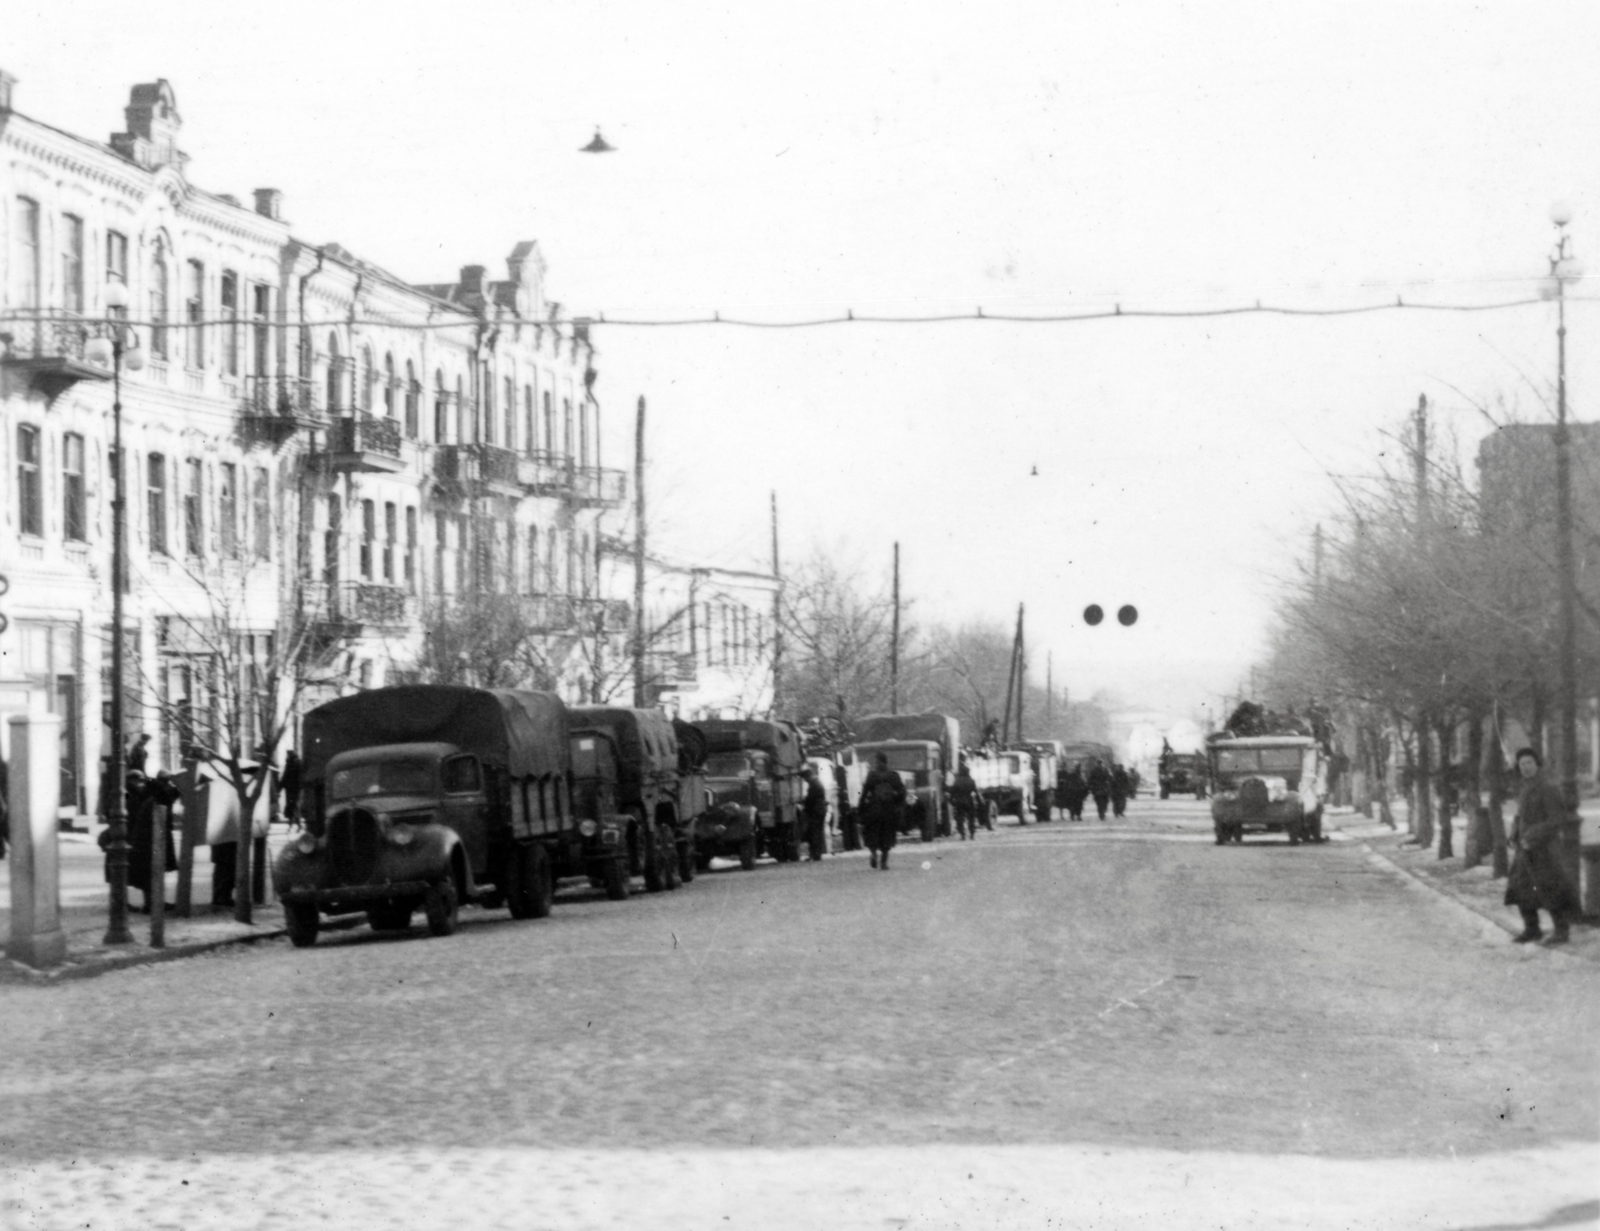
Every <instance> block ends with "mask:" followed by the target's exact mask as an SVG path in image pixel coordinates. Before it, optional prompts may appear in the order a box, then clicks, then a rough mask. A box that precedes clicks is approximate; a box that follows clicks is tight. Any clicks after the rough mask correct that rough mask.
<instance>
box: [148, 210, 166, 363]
mask: <svg viewBox="0 0 1600 1231" xmlns="http://www.w3.org/2000/svg"><path fill="white" fill-rule="evenodd" d="M167 279H168V272H167V244H166V241H165V240H163V239H158V240H156V250H155V257H154V259H153V261H152V262H151V266H150V353H151V354H152V355H154V356H155V357H156V358H157V359H165V358H166V357H167V291H168V282H167Z"/></svg>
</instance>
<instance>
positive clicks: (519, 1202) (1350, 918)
mask: <svg viewBox="0 0 1600 1231" xmlns="http://www.w3.org/2000/svg"><path fill="white" fill-rule="evenodd" d="M1354 819H1356V820H1359V819H1360V818H1354ZM1493 932H1495V929H1493V928H1484V927H1480V926H1476V925H1475V924H1474V922H1473V920H1472V916H1470V915H1468V914H1467V913H1466V912H1465V911H1464V910H1463V909H1462V908H1461V907H1460V906H1459V905H1458V904H1456V903H1453V902H1450V901H1448V900H1446V899H1443V898H1441V897H1439V896H1438V895H1436V894H1433V893H1431V892H1427V891H1424V890H1422V889H1421V888H1420V887H1419V886H1417V885H1415V884H1413V883H1410V882H1409V878H1407V877H1406V876H1405V875H1403V874H1402V873H1399V872H1396V871H1394V870H1392V869H1391V868H1388V867H1385V866H1382V865H1381V864H1380V863H1379V862H1377V861H1375V860H1374V859H1373V858H1372V857H1370V856H1369V855H1368V854H1367V853H1366V851H1365V850H1364V849H1363V848H1362V846H1361V844H1360V843H1359V842H1357V841H1353V840H1350V839H1349V838H1347V837H1345V836H1344V835H1336V836H1335V841H1333V842H1331V843H1329V844H1327V845H1324V846H1321V847H1309V848H1308V847H1301V848H1290V847H1289V846H1288V845H1287V844H1285V843H1283V842H1282V840H1281V839H1277V838H1266V839H1261V840H1259V841H1251V842H1247V843H1246V844H1245V845H1244V846H1242V847H1234V846H1229V847H1217V846H1214V845H1213V844H1212V842H1211V838H1210V829H1209V822H1208V821H1207V819H1206V813H1205V811H1204V805H1200V804H1194V803H1192V802H1177V801H1173V802H1166V803H1162V802H1154V801H1138V802H1136V803H1135V804H1134V805H1133V806H1132V808H1131V809H1130V812H1129V815H1128V817H1127V818H1125V819H1124V820H1122V821H1120V822H1109V823H1104V824H1102V823H1098V822H1094V821H1090V822H1087V823H1085V824H1083V825H1068V824H1066V823H1063V822H1060V821H1057V822H1054V823H1052V824H1049V825H1040V826H1030V827H1028V828H1026V829H1018V828H1016V827H1015V826H1014V825H1012V824H1009V823H1008V824H1005V825H1003V826H1002V828H1001V830H1000V831H999V832H996V833H994V834H984V835H983V836H982V838H981V839H980V840H979V841H978V842H976V843H975V844H962V843H959V842H949V841H945V842H940V843H938V844H936V845H933V846H923V845H920V844H916V843H912V844H910V845H903V846H901V847H900V848H899V849H898V851H897V852H896V854H895V858H894V866H893V868H892V869H891V870H890V871H889V872H888V873H880V872H874V871H872V870H870V869H869V868H868V866H867V864H866V861H865V859H864V858H862V857H858V856H854V855H851V856H842V857H835V858H829V859H827V860H825V861H824V862H823V863H822V864H820V865H804V864H788V865H781V866H780V865H772V864H767V863H763V864H762V865H761V866H760V867H759V868H758V869H757V870H756V871H755V872H753V873H749V872H739V871H736V870H726V871H721V870H719V871H716V872H713V873H712V874H710V875H707V876H703V877H701V878H700V879H698V880H697V881H696V882H695V883H694V884H692V885H690V886H687V887H686V888H685V889H684V890H682V891H681V892H677V893H670V894H658V895H650V896H645V895H642V894H640V895H638V896H635V897H634V898H633V899H631V900H630V901H627V902H623V903H614V902H607V901H604V900H603V899H602V898H601V897H600V896H599V895H598V894H590V893H589V892H588V891H586V890H584V891H577V890H574V891H569V892H566V893H563V895H562V896H561V897H560V899H559V900H558V904H557V907H556V911H555V913H554V915H553V916H552V917H551V918H550V919H548V920H544V921H539V922H527V923H514V922H512V921H510V920H509V919H508V918H507V916H506V914H505V913H504V912H503V911H495V912H479V911H468V912H466V913H465V914H464V916H463V926H462V929H461V931H460V932H459V933H458V934H457V935H456V936H454V937H450V938H448V939H442V940H441V939H431V938H428V937H427V936H426V933H425V931H424V929H422V928H421V927H420V926H418V927H414V928H413V929H412V932H411V934H410V935H409V936H407V937H391V936H387V935H386V936H382V937H379V936H375V935H374V934H372V933H371V932H370V931H369V930H368V929H367V928H365V927H360V928H356V929H354V930H351V931H348V932H340V933H333V934H330V935H326V936H325V937H324V938H323V940H322V941H321V942H320V943H319V944H318V945H317V947H316V948H313V949H309V950H295V949H293V948H291V947H290V946H289V945H288V943H287V942H286V941H282V940H278V941H268V942H263V943H258V944H256V945H254V946H248V947H237V948H230V949H225V950H219V951H217V952H214V953H211V954H208V955H204V956H199V957H195V958H192V959H189V960H186V961H181V962H173V963H168V964H163V965H159V966H150V967H142V968H137V969H131V970H126V971H121V972H116V973H112V974H109V975H106V976H104V977H101V978H98V979H94V980H86V981H77V982H74V983H70V984H64V985H61V986H53V987H37V988H35V987H20V986H9V987H6V988H3V989H0V1034H3V1036H4V1038H5V1039H6V1040H7V1043H6V1046H5V1049H4V1054H3V1056H0V1159H3V1161H0V1192H3V1194H4V1195H3V1197H0V1224H3V1225H5V1226H8V1227H9V1226H17V1227H28V1228H47V1227H63V1228H65V1227H80V1228H83V1227H92V1228H124V1227H135V1226H139V1227H144V1226H159V1225H171V1226H185V1227H195V1226H221V1225H227V1226H229V1227H233V1228H242V1227H258V1226H259V1227H275V1226H284V1227H288V1226H308V1225H309V1226H320V1225H328V1226H333V1225H342V1226H356V1225H374V1226H375V1225H392V1226H401V1225H404V1226H408V1227H423V1226H445V1225H461V1224H464V1223H470V1224H471V1225H474V1226H480V1227H500V1226H504V1227H543V1226H550V1227H580V1226H581V1227H588V1226H617V1227H629V1226H640V1227H643V1226H649V1227H686V1228H687V1227H707V1226H727V1227H730V1228H734V1227H767V1228H770V1227H774V1226H785V1227H787V1226H795V1227H809V1226H830V1227H855V1226H862V1227H894V1226H901V1227H963V1228H967V1227H985V1226H993V1227H1018V1226H1023V1227H1031V1226H1038V1227H1046V1226H1049V1227H1062V1226H1093V1227H1122V1226H1128V1227H1133V1226H1158V1225H1159V1226H1164V1227H1190V1226H1193V1227H1203V1226H1218V1225H1226V1226H1228V1227H1230V1228H1232V1227H1245V1226H1261V1227H1273V1226H1285V1225H1293V1226H1317V1227H1322V1226H1326V1227H1329V1228H1334V1227H1338V1228H1351V1227H1374V1228H1378V1227H1385V1228H1387V1227H1396V1226H1422V1227H1440V1228H1446V1227H1454V1228H1463V1229H1465V1228H1469V1227H1490V1226H1497V1227H1499V1226H1504V1227H1522V1226H1529V1227H1531V1226H1535V1225H1539V1226H1569V1225H1593V1223H1594V1222H1595V1220H1596V1217H1597V1212H1600V1211H1597V1209H1596V1206H1595V1204H1594V1197H1595V1188H1594V1181H1593V1177H1594V1176H1595V1175H1596V1174H1600V1171H1597V1169H1596V1168H1597V1163H1600V1150H1597V1147H1596V1137H1597V1133H1596V1123H1595V1116H1594V1108H1595V1107H1596V1106H1597V1105H1600V1097H1597V1095H1600V1089H1597V1077H1600V1068H1597V1065H1596V1058H1597V1057H1596V1046H1595V1043H1594V1042H1593V1036H1592V1031H1590V1030H1589V1027H1588V1022H1589V1021H1590V1020H1591V1018H1592V1014H1593V1011H1594V1007H1595V1004H1596V992H1597V986H1600V974H1597V968H1596V966H1595V964H1594V963H1592V962H1590V961H1585V960H1581V959H1577V958H1574V957H1570V956H1567V955H1564V954H1559V953H1553V952H1549V951H1544V950H1539V949H1538V948H1537V947H1532V948H1525V947H1518V946H1512V945H1510V944H1509V943H1506V937H1505V936H1504V933H1499V934H1498V936H1495V935H1491V934H1490V933H1493ZM1541 1220H1546V1221H1541Z"/></svg>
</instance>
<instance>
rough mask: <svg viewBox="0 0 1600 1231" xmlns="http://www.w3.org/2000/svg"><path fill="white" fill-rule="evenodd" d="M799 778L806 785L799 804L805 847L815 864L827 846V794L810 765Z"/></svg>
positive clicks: (801, 772) (802, 771)
mask: <svg viewBox="0 0 1600 1231" xmlns="http://www.w3.org/2000/svg"><path fill="white" fill-rule="evenodd" d="M800 776H801V777H802V778H804V779H805V783H806V796H805V799H803V800H802V801H801V803H800V811H801V813H802V815H804V817H805V821H806V846H807V847H808V848H809V849H810V852H811V862H813V863H815V862H817V860H819V859H821V858H822V852H823V851H824V850H826V849H827V846H828V792H827V788H825V787H824V786H823V785H822V783H821V782H820V781H819V780H818V779H817V771H816V770H815V769H814V768H812V767H811V766H810V765H807V766H806V767H805V768H804V769H802V770H801V771H800Z"/></svg>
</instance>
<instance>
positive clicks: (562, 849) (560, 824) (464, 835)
mask: <svg viewBox="0 0 1600 1231" xmlns="http://www.w3.org/2000/svg"><path fill="white" fill-rule="evenodd" d="M302 744H303V747H302V762H303V766H304V768H303V771H302V809H301V810H302V815H303V817H304V818H305V822H306V832H305V833H303V834H301V835H300V836H299V837H298V838H297V839H296V840H295V841H294V842H292V843H290V844H289V846H288V847H286V848H285V849H284V850H283V851H282V852H281V853H280V855H279V857H278V859H277V861H276V863H275V865H274V867H273V884H274V887H275V888H276V890H277V893H278V896H279V899H280V900H281V901H282V902H283V907H284V917H285V921H286V923H287V924H288V929H289V938H290V940H291V941H292V942H293V943H294V944H295V945H297V946H302V947H303V946H307V945H311V944H314V943H316V939H317V933H318V930H319V919H320V916H321V915H323V914H345V913H350V912H354V911H360V910H364V911H366V914H367V920H368V922H369V923H371V925H372V926H373V927H374V928H377V929H380V930H404V929H405V928H407V927H409V926H410V922H411V916H412V914H413V912H415V911H416V910H418V909H419V908H420V909H421V910H422V911H423V913H424V914H425V915H426V917H427V921H428V930H429V931H430V932H431V933H433V934H434V935H435V936H448V935H449V934H450V933H452V932H453V931H455V929H456V924H457V919H458V912H459V909H460V905H461V903H463V902H476V903H479V904H481V905H483V906H488V907H493V906H498V905H501V904H502V903H505V904H507V905H509V906H510V908H511V914H512V917H513V918H517V919H529V918H543V917H544V916H545V915H548V914H549V913H550V909H551V904H552V901H553V897H554V892H555V881H556V879H557V878H558V877H565V876H585V877H588V878H589V879H591V881H593V882H594V883H596V884H600V885H604V886H605V888H606V891H607V894H608V895H609V896H611V897H626V896H627V892H628V868H627V844H626V840H625V834H626V830H627V818H626V817H625V816H623V815H621V814H620V813H619V811H618V809H617V807H616V802H615V797H616V782H617V757H616V750H615V747H614V746H613V744H612V742H611V740H610V737H609V736H608V735H605V734H604V733H594V734H588V735H582V734H580V735H578V736H575V735H574V734H573V733H572V732H571V731H570V730H569V728H568V715H567V711H566V707H565V705H563V704H562V702H561V700H560V698H558V697H556V696H555V695H554V694H552V693H543V692H512V691H501V690H489V689H479V688H460V687H452V686H446V685H408V686H402V687H395V688H379V689H371V690H368V691H365V692H359V693H355V694H354V695H352V696H348V697H341V698H339V699H337V700H334V701H330V702H328V703H327V704H325V705H320V706H318V707H317V708H316V709H314V710H312V711H311V712H310V713H309V714H307V715H306V717H305V720H304V724H303V739H302ZM575 756H577V757H578V758H579V759H578V763H575V761H574V757H575Z"/></svg>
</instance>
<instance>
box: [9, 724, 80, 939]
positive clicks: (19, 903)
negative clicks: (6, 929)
mask: <svg viewBox="0 0 1600 1231" xmlns="http://www.w3.org/2000/svg"><path fill="white" fill-rule="evenodd" d="M9 721H10V725H11V795H10V802H11V855H10V858H11V940H10V943H9V944H7V945H6V956H7V957H10V958H12V959H13V960H15V961H18V962H23V963H25V964H26V965H29V966H55V965H58V964H59V963H61V962H64V961H66V958H67V934H66V933H65V932H63V931H62V930H61V861H60V850H59V847H58V846H57V837H56V834H57V826H56V800H57V799H58V798H59V797H60V793H61V719H60V718H59V717H57V716H56V715H55V714H14V715H12V716H11V718H10V720H9Z"/></svg>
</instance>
